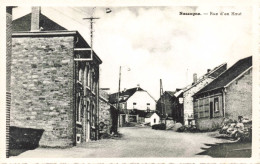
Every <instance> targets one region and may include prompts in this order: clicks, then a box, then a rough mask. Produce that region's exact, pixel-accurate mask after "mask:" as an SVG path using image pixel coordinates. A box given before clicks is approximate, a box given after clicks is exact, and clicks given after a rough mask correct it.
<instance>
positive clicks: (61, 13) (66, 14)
mask: <svg viewBox="0 0 260 164" xmlns="http://www.w3.org/2000/svg"><path fill="white" fill-rule="evenodd" d="M49 8H51V9H52V10H55V11H56V12H58V13H60V14H61V15H63V16H65V17H67V18H70V19H72V20H74V21H76V22H77V23H79V24H81V25H83V26H86V25H85V24H83V23H82V22H79V21H78V20H76V19H74V18H73V17H71V16H68V15H67V14H64V13H63V12H61V11H59V10H57V9H55V8H53V7H49Z"/></svg>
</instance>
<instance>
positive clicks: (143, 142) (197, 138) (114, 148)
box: [17, 127, 225, 158]
mask: <svg viewBox="0 0 260 164" xmlns="http://www.w3.org/2000/svg"><path fill="white" fill-rule="evenodd" d="M119 131H120V133H122V134H123V137H122V138H120V139H103V140H99V141H91V142H88V143H84V144H82V145H79V146H77V147H72V148H68V149H49V148H37V149H35V150H29V151H26V152H24V153H22V154H20V155H19V156H17V157H41V158H43V157H48V158H52V157H67V158H68V157H71V158H73V157H77V158H85V157H92V158H95V157H204V156H201V155H200V156H198V155H196V154H198V153H200V152H202V151H203V149H202V148H208V146H206V145H205V144H215V143H221V142H225V141H224V140H221V139H216V138H214V137H212V136H211V135H212V134H213V133H177V132H173V131H162V130H153V129H151V128H147V127H124V128H120V129H119Z"/></svg>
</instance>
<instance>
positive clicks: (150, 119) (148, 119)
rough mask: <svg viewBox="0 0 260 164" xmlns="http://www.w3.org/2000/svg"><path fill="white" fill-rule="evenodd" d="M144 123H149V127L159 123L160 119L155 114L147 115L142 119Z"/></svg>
mask: <svg viewBox="0 0 260 164" xmlns="http://www.w3.org/2000/svg"><path fill="white" fill-rule="evenodd" d="M144 122H145V123H150V125H151V126H153V125H154V124H159V123H160V117H159V116H158V114H156V113H148V114H147V115H146V116H145V119H144Z"/></svg>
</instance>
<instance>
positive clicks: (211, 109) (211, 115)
mask: <svg viewBox="0 0 260 164" xmlns="http://www.w3.org/2000/svg"><path fill="white" fill-rule="evenodd" d="M213 110H214V108H213V102H210V118H213Z"/></svg>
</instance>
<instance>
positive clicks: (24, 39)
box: [10, 7, 102, 147]
mask: <svg viewBox="0 0 260 164" xmlns="http://www.w3.org/2000/svg"><path fill="white" fill-rule="evenodd" d="M13 29H14V32H13V34H12V42H13V43H12V52H13V54H12V59H11V93H12V94H11V99H12V101H11V113H10V115H11V118H10V126H11V129H12V131H10V133H11V135H12V134H13V136H12V137H13V138H16V139H15V140H13V141H14V142H19V141H21V142H23V143H26V144H27V145H28V144H32V143H33V144H36V146H38V145H40V146H48V147H56V146H58V147H66V146H72V145H76V143H81V142H86V141H89V140H96V139H98V133H99V129H98V128H99V127H98V123H99V121H98V119H99V112H98V111H99V110H98V109H99V65H100V64H101V63H102V61H101V60H100V58H99V57H98V56H97V55H96V54H95V53H93V55H91V54H92V53H91V47H90V46H89V45H88V43H87V42H86V41H85V40H84V38H83V37H82V36H81V35H80V34H79V33H78V32H77V31H69V30H67V29H65V28H64V27H62V26H61V25H58V24H57V23H55V22H54V21H52V20H50V19H49V18H48V17H46V16H45V15H43V14H42V13H41V10H40V7H33V8H32V13H30V14H28V15H25V16H23V17H21V18H18V19H16V20H14V21H13ZM25 131H26V132H25ZM28 131H30V132H28ZM18 132H19V133H18ZM16 135H19V136H16ZM33 135H38V136H33ZM34 140H37V141H34Z"/></svg>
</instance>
